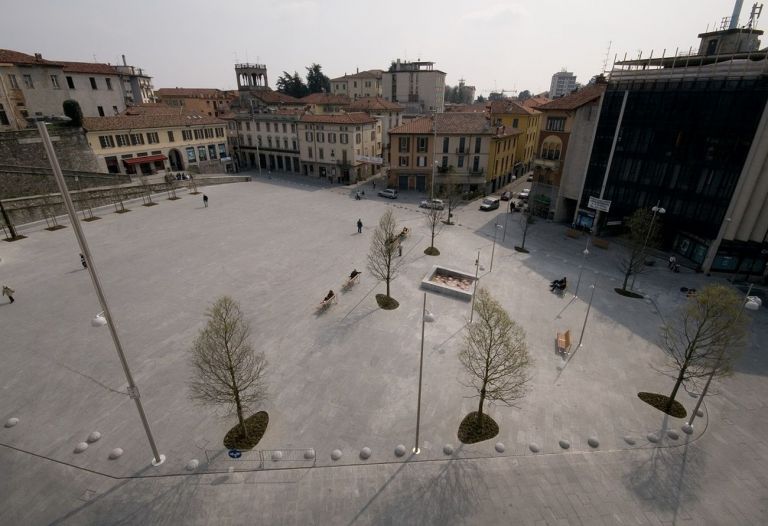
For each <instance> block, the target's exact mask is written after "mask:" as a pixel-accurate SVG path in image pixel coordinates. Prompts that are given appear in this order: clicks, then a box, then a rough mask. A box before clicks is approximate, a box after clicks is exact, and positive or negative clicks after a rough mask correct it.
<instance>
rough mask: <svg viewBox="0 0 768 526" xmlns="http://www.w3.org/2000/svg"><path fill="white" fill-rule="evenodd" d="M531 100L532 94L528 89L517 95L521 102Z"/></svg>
mask: <svg viewBox="0 0 768 526" xmlns="http://www.w3.org/2000/svg"><path fill="white" fill-rule="evenodd" d="M530 98H531V92H530V91H528V90H527V89H524V90H523V91H521V92H520V93H518V94H517V100H520V101H523V100H528V99H530Z"/></svg>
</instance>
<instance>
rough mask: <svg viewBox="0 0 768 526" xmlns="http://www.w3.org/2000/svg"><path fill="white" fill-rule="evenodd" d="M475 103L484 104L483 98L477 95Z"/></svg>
mask: <svg viewBox="0 0 768 526" xmlns="http://www.w3.org/2000/svg"><path fill="white" fill-rule="evenodd" d="M475 102H476V103H478V104H482V103H483V102H485V97H483V96H482V95H478V96H477V98H476V99H475Z"/></svg>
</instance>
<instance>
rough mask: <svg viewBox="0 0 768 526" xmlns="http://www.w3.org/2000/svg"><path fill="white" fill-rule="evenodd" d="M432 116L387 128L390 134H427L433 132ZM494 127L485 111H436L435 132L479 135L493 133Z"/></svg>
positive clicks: (440, 133)
mask: <svg viewBox="0 0 768 526" xmlns="http://www.w3.org/2000/svg"><path fill="white" fill-rule="evenodd" d="M433 118H434V117H433V116H429V117H419V118H418V119H413V120H412V121H410V122H407V123H404V124H402V125H401V126H398V127H396V128H392V129H391V130H389V133H390V134H413V133H419V134H428V133H434V129H433V126H432V120H433ZM495 131H496V130H495V128H493V127H492V126H491V125H490V122H489V121H488V116H487V115H486V114H485V113H459V112H456V113H438V114H437V133H438V134H439V135H448V134H468V135H479V134H488V135H492V134H494V133H495Z"/></svg>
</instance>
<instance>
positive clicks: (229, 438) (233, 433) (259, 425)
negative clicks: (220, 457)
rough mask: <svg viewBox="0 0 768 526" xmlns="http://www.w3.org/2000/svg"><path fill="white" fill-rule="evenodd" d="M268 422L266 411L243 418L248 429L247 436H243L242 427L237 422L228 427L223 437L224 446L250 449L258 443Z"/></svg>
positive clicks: (265, 430)
mask: <svg viewBox="0 0 768 526" xmlns="http://www.w3.org/2000/svg"><path fill="white" fill-rule="evenodd" d="M268 424H269V415H268V414H267V412H266V411H259V412H258V413H256V414H255V415H252V416H249V417H248V418H246V419H245V428H246V430H247V431H248V438H246V437H245V436H243V434H242V429H240V424H239V423H238V424H237V425H235V427H233V428H232V429H230V430H229V431H228V432H227V434H226V436H225V437H224V447H226V448H227V449H252V448H253V447H254V446H255V445H256V444H258V443H259V441H260V440H261V437H263V436H264V433H266V432H267V425H268Z"/></svg>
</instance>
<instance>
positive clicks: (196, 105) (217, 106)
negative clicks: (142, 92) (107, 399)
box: [155, 88, 237, 117]
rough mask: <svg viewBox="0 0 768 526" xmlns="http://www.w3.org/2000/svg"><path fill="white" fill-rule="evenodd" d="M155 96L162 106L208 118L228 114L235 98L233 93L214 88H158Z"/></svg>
mask: <svg viewBox="0 0 768 526" xmlns="http://www.w3.org/2000/svg"><path fill="white" fill-rule="evenodd" d="M155 95H156V96H157V101H158V102H160V103H162V104H167V105H168V106H176V107H180V108H184V111H186V112H195V113H200V114H201V115H208V116H210V117H220V116H222V115H224V114H226V113H227V112H229V111H230V105H231V103H232V101H233V100H234V99H235V98H236V97H237V96H236V95H235V94H234V93H233V92H230V91H222V90H220V89H215V88H160V89H158V90H157V91H155Z"/></svg>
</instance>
